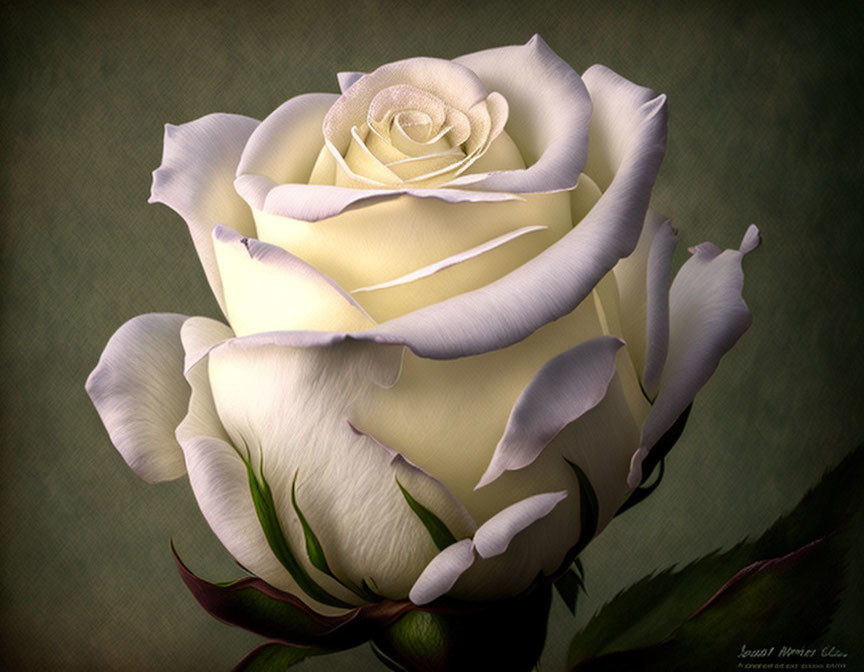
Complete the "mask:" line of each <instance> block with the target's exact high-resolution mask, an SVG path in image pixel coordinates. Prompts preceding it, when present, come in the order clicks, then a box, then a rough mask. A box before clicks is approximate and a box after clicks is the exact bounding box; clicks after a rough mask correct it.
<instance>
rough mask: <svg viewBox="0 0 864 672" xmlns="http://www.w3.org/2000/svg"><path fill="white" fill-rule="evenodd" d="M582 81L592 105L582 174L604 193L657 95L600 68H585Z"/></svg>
mask: <svg viewBox="0 0 864 672" xmlns="http://www.w3.org/2000/svg"><path fill="white" fill-rule="evenodd" d="M582 81H583V82H584V83H585V86H586V87H587V88H588V93H589V95H590V96H591V102H592V104H593V105H594V111H593V113H592V115H591V126H590V132H589V139H588V162H587V164H586V165H585V172H586V173H587V174H588V175H590V176H591V179H593V180H594V181H595V182H596V183H597V185H598V186H599V187H600V189H601V190H603V191H606V189H607V187H608V186H609V185H610V184H611V183H612V180H613V178H614V177H615V175H616V173H617V172H618V171H619V170H620V167H621V164H622V162H623V161H624V159H625V157H626V156H627V154H628V153H629V152H630V147H631V144H632V142H633V139H634V136H635V135H636V134H637V133H638V132H639V128H640V126H641V125H642V124H643V123H644V117H645V114H644V106H645V105H646V104H647V103H649V102H650V101H652V100H657V94H656V93H654V92H653V91H652V90H651V89H648V88H645V87H644V86H639V85H637V84H634V83H633V82H631V81H629V80H627V79H625V78H624V77H621V75H618V74H616V73H615V72H613V71H612V70H610V69H609V68H607V67H606V66H603V65H594V66H591V67H590V68H588V69H587V70H586V71H585V72H584V73H583V74H582ZM663 102H665V97H664V98H663ZM663 141H664V142H665V137H664V138H663Z"/></svg>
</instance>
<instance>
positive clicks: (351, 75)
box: [336, 72, 365, 93]
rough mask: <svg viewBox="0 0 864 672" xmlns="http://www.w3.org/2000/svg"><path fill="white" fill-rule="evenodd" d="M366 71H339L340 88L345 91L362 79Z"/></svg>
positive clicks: (337, 76) (337, 75) (337, 74)
mask: <svg viewBox="0 0 864 672" xmlns="http://www.w3.org/2000/svg"><path fill="white" fill-rule="evenodd" d="M364 74H365V73H362V72H337V73H336V79H337V80H338V81H339V90H340V91H341V92H342V93H345V92H346V91H347V90H348V89H350V88H351V85H352V84H353V83H354V82H356V81H357V80H358V79H360V78H361V77H362V76H363V75H364Z"/></svg>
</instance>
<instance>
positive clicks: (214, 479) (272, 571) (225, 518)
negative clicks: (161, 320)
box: [176, 317, 330, 613]
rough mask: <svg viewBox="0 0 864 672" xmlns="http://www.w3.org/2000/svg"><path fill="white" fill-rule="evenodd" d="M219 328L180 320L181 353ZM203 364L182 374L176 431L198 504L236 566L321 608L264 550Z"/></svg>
mask: <svg viewBox="0 0 864 672" xmlns="http://www.w3.org/2000/svg"><path fill="white" fill-rule="evenodd" d="M225 329H227V327H226V326H225V325H223V324H221V323H219V322H216V321H215V320H210V319H207V318H195V317H193V318H190V319H188V320H186V322H185V323H184V324H183V329H182V332H181V333H182V338H183V345H184V346H185V349H186V350H187V355H190V354H191V353H193V352H196V351H198V350H201V349H202V348H207V347H213V346H215V345H216V344H218V343H219V342H220V341H221V340H222V337H223V336H224V333H225ZM207 368H208V365H207V360H204V361H199V362H196V363H195V364H194V365H193V366H192V367H191V368H190V369H189V371H188V372H187V374H186V376H187V380H188V381H189V385H190V386H191V387H192V396H191V398H190V400H189V411H188V413H187V414H186V417H185V418H184V419H183V422H182V423H181V424H180V426H179V427H177V432H176V435H177V440H178V441H179V442H180V445H181V446H182V447H183V453H184V454H185V458H186V465H187V468H188V470H189V482H190V484H191V486H192V491H193V492H194V493H195V499H196V500H197V501H198V506H199V507H200V509H201V512H202V513H203V514H204V517H205V518H206V520H207V523H208V524H209V525H210V527H211V529H212V530H213V532H214V533H215V534H216V536H217V537H218V538H219V541H221V542H222V545H223V546H225V548H226V549H227V550H228V552H229V553H231V555H233V556H234V558H236V560H237V561H238V562H239V563H240V564H241V565H243V566H244V567H246V568H248V569H250V570H251V571H253V572H254V573H255V574H256V575H257V576H259V577H260V578H262V579H264V580H265V581H266V582H267V583H269V584H271V585H273V586H275V587H277V588H279V589H280V590H284V591H286V592H290V593H292V594H295V595H298V596H299V597H302V598H303V599H304V601H306V602H308V603H309V604H311V605H312V606H314V607H315V608H316V609H317V610H319V611H322V612H323V613H327V612H328V610H329V609H330V608H329V607H327V606H325V605H322V604H318V603H317V602H315V601H313V600H311V599H309V598H308V596H306V595H305V594H304V593H303V592H302V591H301V590H300V589H299V587H298V586H297V584H296V583H294V580H293V579H292V578H291V576H290V574H289V573H288V572H287V571H286V570H285V568H284V567H282V565H281V564H280V562H279V561H278V560H277V558H276V556H275V555H274V554H273V552H272V551H271V550H270V546H269V544H268V543H267V539H266V538H265V536H264V532H263V530H262V528H261V524H260V522H259V521H258V516H257V514H256V512H255V506H254V504H253V503H252V496H251V494H250V490H249V477H248V474H247V472H246V466H245V465H244V464H243V460H242V459H241V457H240V454H239V453H238V452H237V447H236V446H234V445H233V444H232V443H231V439H230V438H229V437H228V434H227V432H226V431H225V429H224V427H223V426H222V422H221V421H220V420H219V416H218V414H217V412H216V406H215V404H214V402H213V393H212V390H211V388H210V378H209V375H208V372H207Z"/></svg>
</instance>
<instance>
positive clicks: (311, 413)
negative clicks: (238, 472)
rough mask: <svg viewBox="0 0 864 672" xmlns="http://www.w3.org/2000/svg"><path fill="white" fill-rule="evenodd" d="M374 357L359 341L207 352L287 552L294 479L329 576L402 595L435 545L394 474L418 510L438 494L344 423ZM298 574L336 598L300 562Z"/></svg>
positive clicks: (223, 413)
mask: <svg viewBox="0 0 864 672" xmlns="http://www.w3.org/2000/svg"><path fill="white" fill-rule="evenodd" d="M377 351H378V348H377V347H374V346H370V345H368V344H345V345H340V346H337V347H333V348H307V349H300V348H282V347H279V348H277V347H272V346H262V347H258V348H254V349H245V348H237V347H233V346H232V345H231V343H230V342H228V343H227V344H225V345H223V346H220V347H218V348H216V349H214V350H212V351H211V353H210V355H209V361H210V364H209V369H210V381H211V386H212V389H213V397H214V400H215V404H216V408H217V410H218V414H219V417H220V418H221V420H222V424H223V425H224V427H225V428H226V430H227V431H228V434H229V436H230V437H231V442H232V444H233V445H235V446H238V447H241V449H242V447H246V449H248V451H249V455H250V457H251V458H252V460H253V461H256V460H257V461H260V463H261V464H262V468H263V472H264V476H265V477H266V479H267V481H268V482H269V485H270V487H271V488H272V491H273V494H274V498H275V503H276V507H277V510H278V511H279V516H280V521H281V523H282V526H283V528H284V530H285V533H286V536H287V537H288V538H289V541H290V543H291V545H292V547H293V548H296V549H303V548H304V536H303V532H302V529H301V527H300V524H299V521H298V520H297V518H296V516H295V515H294V511H293V505H292V502H291V498H290V493H291V489H292V488H291V486H292V482H293V479H294V478H295V476H296V478H297V481H296V495H297V500H298V504H299V506H300V507H301V508H302V510H303V513H304V515H305V517H306V518H307V520H308V522H309V524H310V525H311V527H312V529H314V531H315V534H316V535H317V537H318V539H319V540H320V542H321V544H322V546H323V548H324V550H325V552H326V554H327V561H328V563H329V566H330V567H331V569H332V570H333V572H334V573H335V574H336V575H337V576H341V577H346V578H348V579H350V580H351V581H353V582H354V583H358V584H359V582H360V581H361V580H362V579H367V580H368V579H370V578H371V579H372V580H373V581H374V583H371V585H373V586H377V588H376V591H377V592H379V593H380V594H382V595H385V596H388V597H393V598H403V597H405V596H406V595H407V594H408V591H409V589H410V587H411V585H412V583H413V581H414V579H415V578H416V577H417V576H418V575H419V574H420V572H421V571H422V570H423V567H425V566H426V564H427V563H428V562H429V560H430V559H431V558H432V557H434V555H435V546H434V544H433V542H432V540H431V537H430V536H429V534H428V532H427V531H426V529H425V527H424V526H423V524H422V523H421V522H420V521H419V519H418V518H417V516H416V514H415V513H414V512H413V511H412V510H411V508H410V506H409V505H408V503H407V502H406V501H405V498H404V497H403V495H402V493H401V492H400V490H399V487H398V485H397V483H396V479H395V476H396V475H397V473H399V470H400V469H403V468H404V469H403V471H402V473H403V474H404V475H405V477H406V481H407V480H409V479H410V481H411V486H410V487H412V488H415V489H417V490H419V492H418V491H416V490H415V493H412V494H413V495H414V496H415V497H416V498H417V499H418V501H421V502H423V503H424V505H426V504H428V505H430V506H435V503H436V502H437V501H439V500H440V499H441V497H442V491H441V486H440V484H437V482H435V481H434V480H433V479H428V478H427V479H425V481H424V477H423V474H422V472H418V471H417V470H413V469H410V468H408V467H406V465H405V464H402V463H400V462H398V461H397V463H396V464H395V465H394V464H393V463H392V455H390V454H389V453H388V451H386V450H383V449H381V447H380V446H377V445H375V444H374V442H372V441H371V440H370V439H369V438H368V437H366V436H362V435H357V434H356V433H355V432H352V431H351V428H350V427H349V426H348V424H347V423H346V422H345V418H346V417H350V414H351V408H352V405H353V404H354V402H355V400H357V399H358V398H363V397H364V396H366V395H367V394H368V393H369V390H370V389H371V388H373V387H374V383H373V382H372V381H371V380H370V378H369V369H370V368H372V367H373V366H374V364H375V363H374V361H373V360H374V358H375V357H376V356H377V354H378V353H377ZM394 469H395V470H396V472H394ZM407 472H410V473H407ZM424 483H425V484H424ZM406 487H408V486H407V485H406ZM445 508H446V507H445ZM451 514H453V516H456V515H457V514H458V511H457V509H456V508H453V507H450V509H449V512H448V511H443V512H442V515H443V516H445V517H446V518H447V522H448V524H452V525H454V528H455V527H456V526H457V523H459V519H458V517H450V515H451ZM454 532H456V530H454ZM298 555H300V556H302V555H303V553H302V551H301V552H300V553H298ZM301 561H305V557H302V558H301ZM249 568H250V569H251V570H253V571H256V573H257V571H258V570H257V568H256V567H255V566H250V567H249ZM307 571H308V572H309V573H310V575H312V576H313V577H317V578H320V579H321V580H322V581H324V585H325V587H326V588H327V589H328V590H331V592H334V593H337V591H336V586H335V585H334V583H335V582H332V581H331V580H329V579H328V578H327V577H324V576H323V575H321V573H320V572H318V571H317V570H316V569H314V568H313V567H312V565H311V564H309V563H307ZM327 581H330V582H329V583H328V582H327ZM337 594H339V593H337Z"/></svg>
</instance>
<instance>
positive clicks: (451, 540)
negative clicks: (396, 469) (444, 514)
mask: <svg viewBox="0 0 864 672" xmlns="http://www.w3.org/2000/svg"><path fill="white" fill-rule="evenodd" d="M396 485H398V486H399V489H400V490H401V491H402V496H403V497H405V501H406V502H408V506H410V507H411V510H412V511H413V512H414V513H415V514H416V515H417V517H418V518H419V519H420V522H421V523H423V526H424V527H425V528H426V531H427V532H428V533H429V536H430V537H432V541H433V542H434V543H435V546H437V547H438V550H439V551H443V550H444V549H445V548H447V547H448V546H451V545H452V544H455V543H456V537H454V536H453V533H452V532H451V531H450V530H449V529H448V527H447V525H445V524H444V521H442V520H441V519H440V518H439V517H438V516H436V515H435V514H434V513H432V512H431V511H430V510H429V509H427V508H426V507H425V506H423V505H422V504H421V503H420V502H418V501H417V500H416V499H414V498H413V497H412V496H411V494H410V493H409V492H408V491H407V490H406V489H405V488H403V487H402V484H401V483H400V482H399V479H398V478H397V479H396Z"/></svg>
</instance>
